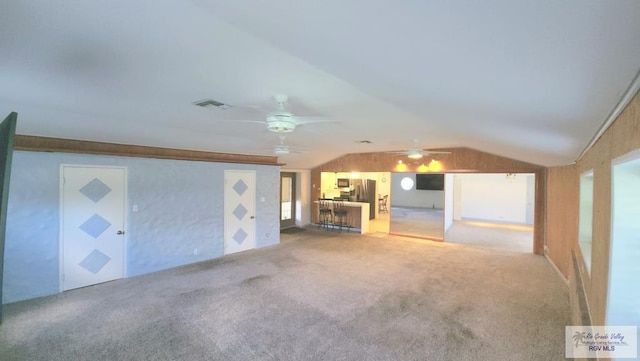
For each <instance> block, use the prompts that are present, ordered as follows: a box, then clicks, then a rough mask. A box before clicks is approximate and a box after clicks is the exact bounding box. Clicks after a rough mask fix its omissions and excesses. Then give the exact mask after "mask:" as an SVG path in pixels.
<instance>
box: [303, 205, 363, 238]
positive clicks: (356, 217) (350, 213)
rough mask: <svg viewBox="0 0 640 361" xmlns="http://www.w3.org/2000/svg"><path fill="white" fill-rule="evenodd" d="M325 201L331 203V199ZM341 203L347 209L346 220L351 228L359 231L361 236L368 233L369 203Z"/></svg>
mask: <svg viewBox="0 0 640 361" xmlns="http://www.w3.org/2000/svg"><path fill="white" fill-rule="evenodd" d="M327 201H328V202H330V203H333V200H332V199H327ZM314 203H318V201H315V202H314ZM342 203H343V204H344V206H345V207H347V218H348V220H349V225H350V226H351V228H355V229H360V233H361V234H365V233H369V207H370V206H369V203H368V202H353V201H342Z"/></svg>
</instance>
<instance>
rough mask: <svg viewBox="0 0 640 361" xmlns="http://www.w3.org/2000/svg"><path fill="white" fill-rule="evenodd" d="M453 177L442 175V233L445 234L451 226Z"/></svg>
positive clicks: (451, 175) (453, 191)
mask: <svg viewBox="0 0 640 361" xmlns="http://www.w3.org/2000/svg"><path fill="white" fill-rule="evenodd" d="M454 177H455V176H454V175H453V174H445V175H444V233H445V234H446V233H447V231H449V228H451V226H453V207H454V201H453V195H454V193H455V190H454V185H453V184H454V182H453V179H454Z"/></svg>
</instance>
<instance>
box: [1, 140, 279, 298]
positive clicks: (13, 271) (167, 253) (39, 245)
mask: <svg viewBox="0 0 640 361" xmlns="http://www.w3.org/2000/svg"><path fill="white" fill-rule="evenodd" d="M61 164H84V165H92V166H124V167H127V212H126V214H127V218H126V241H125V242H126V257H125V259H126V261H125V262H126V264H125V275H126V277H131V276H136V275H141V274H146V273H150V272H155V271H159V270H164V269H168V268H172V267H177V266H182V265H185V264H189V263H194V262H200V261H204V260H208V259H213V258H218V257H222V256H223V252H224V239H223V234H224V232H223V231H224V228H223V219H224V215H223V209H224V208H223V202H224V188H223V182H224V171H225V170H227V169H231V170H247V169H248V170H255V171H256V247H264V246H269V245H272V244H277V243H279V242H280V233H279V229H280V223H279V184H280V177H279V172H280V169H279V167H277V166H265V165H249V164H231V163H209V162H194V161H182V160H164V159H147V158H133V157H114V156H96V155H82V154H64V153H44V152H20V151H16V152H15V153H14V158H13V168H12V174H11V186H10V193H9V205H8V214H7V216H8V218H7V234H6V250H5V269H4V292H3V303H9V302H15V301H20V300H25V299H30V298H35V297H40V296H45V295H50V294H55V293H58V292H59V290H60V280H59V279H60V275H59V265H60V263H59V262H60V260H59V256H60V254H59V253H60V251H59V249H60V245H59V241H58V239H59V228H60V227H59V222H60V218H59V215H60V204H59V198H60V165H61ZM262 199H264V201H262ZM133 205H137V206H138V212H132V207H133ZM196 248H197V249H198V252H197V255H194V250H195V249H196Z"/></svg>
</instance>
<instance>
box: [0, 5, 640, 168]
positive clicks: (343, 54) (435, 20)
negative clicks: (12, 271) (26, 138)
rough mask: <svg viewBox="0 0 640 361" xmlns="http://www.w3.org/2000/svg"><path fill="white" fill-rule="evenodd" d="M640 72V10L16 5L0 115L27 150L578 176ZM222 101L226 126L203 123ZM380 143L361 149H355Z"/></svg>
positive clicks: (5, 15) (2, 45) (0, 35)
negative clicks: (282, 150) (409, 152)
mask: <svg viewBox="0 0 640 361" xmlns="http://www.w3.org/2000/svg"><path fill="white" fill-rule="evenodd" d="M639 70H640V1H635V0H620V1H606V0H602V1H586V0H572V1H557V0H547V1H512V0H504V1H495V0H492V1H471V0H468V1H419V0H415V1H411V0H406V1H382V0H379V1H375V0H374V1H371V0H367V1H365V0H350V1H337V0H324V1H300V0H271V1H257V0H253V1H247V0H236V1H207V0H191V1H152V0H147V1H124V0H114V1H82V0H77V1H70V0H58V1H50V0H40V1H37V0H21V1H5V2H4V3H3V4H2V5H1V8H0V114H2V113H8V112H10V111H17V112H18V133H20V134H29V135H40V136H51V137H61V138H72V139H86V140H96V141H106V142H115V143H125V144H140V145H150V146H161V147H171V148H184V149H197V150H209V151H218V152H230V153H245V154H264V155H270V154H272V148H273V146H274V145H276V144H278V142H279V140H278V137H277V134H275V133H270V132H268V131H267V130H266V128H265V126H263V125H261V124H253V123H244V122H233V121H230V120H241V119H245V120H247V119H253V120H262V119H264V115H265V113H266V112H267V111H268V109H269V107H271V106H273V101H272V99H271V97H272V96H273V95H274V94H275V93H285V94H288V95H289V96H290V98H291V99H290V103H289V105H290V107H289V110H290V111H291V112H292V113H294V114H296V115H301V116H320V117H326V118H330V119H333V120H336V121H339V123H321V124H308V125H304V126H300V127H298V128H297V129H296V130H295V131H294V132H293V133H291V134H290V135H288V138H287V141H286V142H287V143H288V144H291V145H293V146H298V147H304V148H307V149H309V152H306V153H302V154H292V155H288V156H283V157H281V158H280V160H281V161H282V162H285V163H287V164H288V166H287V167H289V168H312V167H314V166H316V165H319V164H322V163H324V162H326V161H329V160H331V159H333V158H336V157H338V156H340V155H342V154H345V153H352V152H370V151H386V150H398V149H403V148H408V147H409V146H410V145H411V140H412V139H418V140H420V143H421V144H422V145H423V146H424V147H426V148H437V147H454V146H465V147H470V148H475V149H478V150H482V151H486V152H490V153H496V154H499V155H503V156H506V157H511V158H515V159H520V160H524V161H528V162H532V163H537V164H542V165H548V166H549V165H559V164H567V163H570V162H572V161H573V160H575V159H576V157H577V156H578V155H579V154H580V152H581V151H582V150H583V149H584V148H585V146H586V145H587V144H588V143H589V140H590V139H591V138H592V137H593V136H594V134H595V133H596V131H597V130H598V128H599V127H600V126H601V124H603V123H604V121H605V119H606V118H607V115H608V114H609V113H610V112H611V111H612V109H613V108H614V107H615V105H616V103H617V102H618V101H619V100H620V99H621V97H622V95H623V94H624V92H625V91H626V90H627V89H628V87H629V85H630V83H631V81H632V80H633V78H634V77H635V75H636V74H637V73H638V71H639ZM203 98H212V99H215V100H218V101H221V102H224V103H227V104H230V105H232V106H233V108H231V109H229V110H225V111H222V110H208V109H203V108H198V107H196V106H194V105H193V104H192V102H193V101H196V100H200V99H203ZM365 139H366V140H370V141H372V142H373V144H356V143H355V142H354V141H356V140H365Z"/></svg>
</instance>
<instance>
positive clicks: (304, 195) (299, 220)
mask: <svg viewBox="0 0 640 361" xmlns="http://www.w3.org/2000/svg"><path fill="white" fill-rule="evenodd" d="M280 171H281V172H291V173H295V174H296V215H295V217H296V226H298V227H304V226H307V225H309V224H311V204H312V201H311V171H310V170H308V169H281V170H280Z"/></svg>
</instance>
